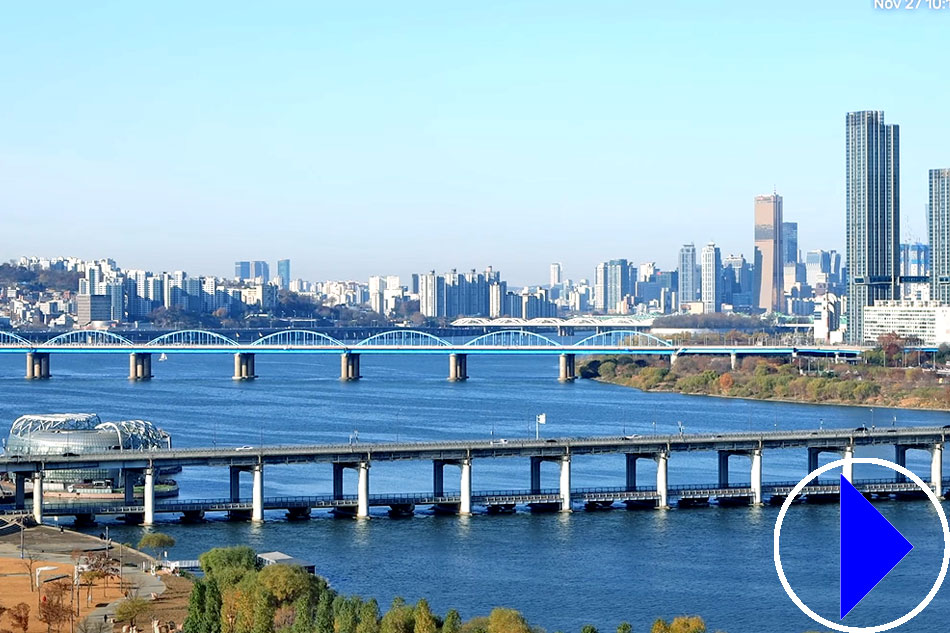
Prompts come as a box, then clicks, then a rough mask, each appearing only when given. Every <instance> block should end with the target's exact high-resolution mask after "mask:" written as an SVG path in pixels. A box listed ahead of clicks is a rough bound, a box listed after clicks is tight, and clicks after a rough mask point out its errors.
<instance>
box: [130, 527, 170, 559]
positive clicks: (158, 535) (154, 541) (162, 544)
mask: <svg viewBox="0 0 950 633" xmlns="http://www.w3.org/2000/svg"><path fill="white" fill-rule="evenodd" d="M170 547H175V539H174V538H172V537H171V536H169V535H168V534H164V533H162V532H149V533H148V534H146V535H145V536H143V537H142V538H141V539H140V540H139V545H138V548H139V549H146V550H151V551H152V552H153V558H159V557H160V556H161V553H162V550H166V549H168V548H170Z"/></svg>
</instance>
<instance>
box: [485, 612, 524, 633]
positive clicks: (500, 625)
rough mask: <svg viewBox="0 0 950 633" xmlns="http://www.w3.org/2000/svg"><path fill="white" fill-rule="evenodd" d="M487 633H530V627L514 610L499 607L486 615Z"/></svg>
mask: <svg viewBox="0 0 950 633" xmlns="http://www.w3.org/2000/svg"><path fill="white" fill-rule="evenodd" d="M488 633H531V627H530V626H528V623H527V622H525V619H524V616H523V615H521V614H520V613H518V612H517V611H515V610H514V609H504V608H501V607H499V608H495V609H492V612H491V613H490V614H489V615H488Z"/></svg>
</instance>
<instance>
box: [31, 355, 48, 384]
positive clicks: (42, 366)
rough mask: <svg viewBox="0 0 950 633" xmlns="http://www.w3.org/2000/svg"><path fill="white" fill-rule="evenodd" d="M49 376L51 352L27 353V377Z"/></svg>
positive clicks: (45, 377)
mask: <svg viewBox="0 0 950 633" xmlns="http://www.w3.org/2000/svg"><path fill="white" fill-rule="evenodd" d="M47 378H49V352H27V353H26V379H27V380H46V379H47Z"/></svg>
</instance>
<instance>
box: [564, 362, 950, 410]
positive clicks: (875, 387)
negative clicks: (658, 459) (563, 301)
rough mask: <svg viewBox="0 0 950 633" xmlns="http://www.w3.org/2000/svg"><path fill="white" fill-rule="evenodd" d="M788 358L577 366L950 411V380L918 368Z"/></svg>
mask: <svg viewBox="0 0 950 633" xmlns="http://www.w3.org/2000/svg"><path fill="white" fill-rule="evenodd" d="M803 362H804V364H803V365H799V364H798V362H796V363H787V362H785V361H784V359H762V358H752V357H749V358H745V359H743V361H742V362H741V363H739V365H738V366H737V367H735V368H733V367H732V366H731V363H730V360H729V359H726V358H713V357H708V358H707V357H701V356H692V357H689V356H688V357H681V358H679V359H678V360H677V361H676V364H675V365H673V367H670V366H669V363H668V362H667V361H665V360H658V361H646V360H642V359H638V358H634V357H632V356H620V357H596V358H592V359H589V360H587V361H586V362H584V363H582V364H581V365H580V366H579V368H578V375H579V376H580V377H581V378H587V379H595V380H599V381H602V382H608V383H611V384H616V385H621V386H626V387H635V388H637V389H640V390H642V391H650V392H670V393H683V394H692V395H707V396H717V397H726V398H742V399H749V400H768V401H775V402H796V403H810V404H836V405H845V406H849V405H850V406H866V407H893V408H901V409H922V410H935V411H947V410H950V382H948V381H945V380H944V379H943V378H941V377H939V376H937V375H936V374H934V373H933V372H928V371H925V370H923V369H920V368H916V367H879V366H871V365H864V364H862V365H847V364H839V365H833V364H823V365H821V366H820V369H818V365H815V366H814V367H812V368H811V369H808V363H807V360H804V361H803Z"/></svg>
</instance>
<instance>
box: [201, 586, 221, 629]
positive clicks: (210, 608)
mask: <svg viewBox="0 0 950 633" xmlns="http://www.w3.org/2000/svg"><path fill="white" fill-rule="evenodd" d="M204 606H205V610H204V617H203V620H204V623H203V624H202V626H203V629H202V630H203V631H204V633H221V592H220V591H219V590H218V583H216V582H215V581H214V579H213V578H209V579H208V582H207V587H206V588H205V605H204Z"/></svg>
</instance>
